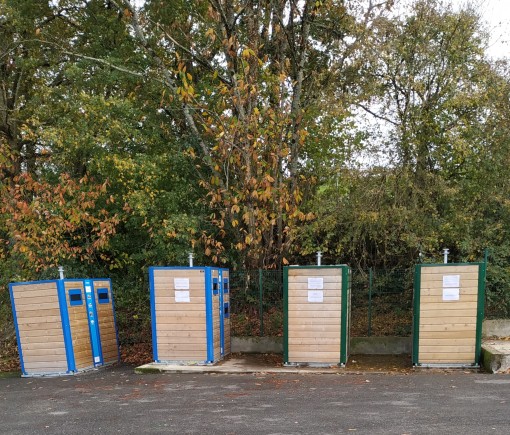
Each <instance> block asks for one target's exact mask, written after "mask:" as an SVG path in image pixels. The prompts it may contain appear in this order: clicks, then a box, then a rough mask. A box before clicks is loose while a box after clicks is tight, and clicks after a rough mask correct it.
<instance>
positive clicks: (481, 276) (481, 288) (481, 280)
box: [475, 262, 487, 364]
mask: <svg viewBox="0 0 510 435" xmlns="http://www.w3.org/2000/svg"><path fill="white" fill-rule="evenodd" d="M478 264H479V268H478V305H477V311H476V344H475V362H476V363H477V364H480V362H481V361H480V357H481V354H482V325H483V317H484V312H485V275H486V273H487V262H483V263H478Z"/></svg>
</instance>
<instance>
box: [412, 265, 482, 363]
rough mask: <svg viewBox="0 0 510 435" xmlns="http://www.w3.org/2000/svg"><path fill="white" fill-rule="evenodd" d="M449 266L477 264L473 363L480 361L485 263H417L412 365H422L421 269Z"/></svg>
mask: <svg viewBox="0 0 510 435" xmlns="http://www.w3.org/2000/svg"><path fill="white" fill-rule="evenodd" d="M449 266H478V299H477V310H476V336H475V355H474V356H475V362H474V364H475V365H478V364H479V363H480V356H481V350H482V323H483V317H484V309H485V275H486V269H487V264H486V263H485V262H475V263H438V264H433V263H431V264H417V265H416V268H415V273H414V300H413V354H412V362H413V365H417V366H420V365H422V364H421V363H420V362H419V346H420V296H421V270H422V268H424V267H449Z"/></svg>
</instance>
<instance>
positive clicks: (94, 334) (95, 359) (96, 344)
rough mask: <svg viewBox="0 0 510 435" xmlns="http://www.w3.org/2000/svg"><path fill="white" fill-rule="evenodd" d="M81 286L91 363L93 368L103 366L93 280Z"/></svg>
mask: <svg viewBox="0 0 510 435" xmlns="http://www.w3.org/2000/svg"><path fill="white" fill-rule="evenodd" d="M83 286H84V290H85V300H86V301H87V319H88V322H89V331H90V343H91V345H92V363H93V364H94V367H97V366H100V365H102V364H103V355H102V352H101V338H100V336H99V324H98V318H97V309H96V300H95V296H94V283H93V280H92V279H85V280H83ZM87 288H89V289H90V291H87ZM89 296H90V298H89Z"/></svg>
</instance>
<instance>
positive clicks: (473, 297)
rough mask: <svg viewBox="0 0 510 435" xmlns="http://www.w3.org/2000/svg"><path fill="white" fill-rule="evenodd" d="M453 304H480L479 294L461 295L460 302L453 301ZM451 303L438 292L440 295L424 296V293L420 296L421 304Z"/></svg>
mask: <svg viewBox="0 0 510 435" xmlns="http://www.w3.org/2000/svg"><path fill="white" fill-rule="evenodd" d="M453 302H462V303H466V302H468V303H469V302H471V303H475V304H476V303H477V302H478V293H473V294H465V293H462V292H461V294H460V300H459V301H453ZM446 303H449V302H448V301H443V294H442V292H440V293H439V292H438V294H434V295H423V293H421V294H420V304H424V305H427V307H428V305H429V304H446Z"/></svg>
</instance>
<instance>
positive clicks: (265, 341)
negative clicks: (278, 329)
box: [231, 337, 283, 353]
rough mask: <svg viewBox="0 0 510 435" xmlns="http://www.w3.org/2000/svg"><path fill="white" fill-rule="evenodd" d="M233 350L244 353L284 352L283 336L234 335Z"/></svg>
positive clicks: (232, 340)
mask: <svg viewBox="0 0 510 435" xmlns="http://www.w3.org/2000/svg"><path fill="white" fill-rule="evenodd" d="M231 346H232V347H231V351H232V352H242V353H283V337H232V338H231Z"/></svg>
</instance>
